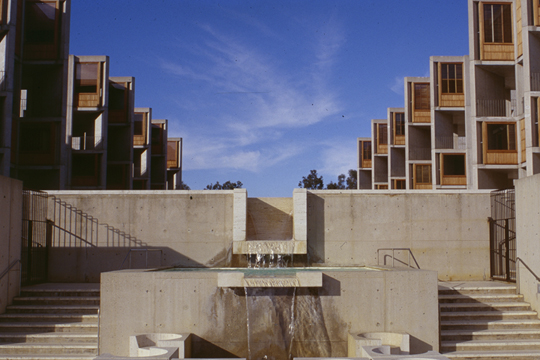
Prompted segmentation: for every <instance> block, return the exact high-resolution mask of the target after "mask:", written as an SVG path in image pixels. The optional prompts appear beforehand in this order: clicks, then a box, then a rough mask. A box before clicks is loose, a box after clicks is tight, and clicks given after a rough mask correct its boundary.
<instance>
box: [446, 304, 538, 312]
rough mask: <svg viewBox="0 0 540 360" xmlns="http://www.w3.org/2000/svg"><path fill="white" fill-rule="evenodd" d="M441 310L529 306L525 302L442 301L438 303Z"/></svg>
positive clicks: (510, 309) (477, 309)
mask: <svg viewBox="0 0 540 360" xmlns="http://www.w3.org/2000/svg"><path fill="white" fill-rule="evenodd" d="M439 308H440V309H441V312H448V311H519V310H530V308H531V306H530V305H529V304H528V303H525V302H500V303H443V304H439Z"/></svg>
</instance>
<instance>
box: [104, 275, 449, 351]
mask: <svg viewBox="0 0 540 360" xmlns="http://www.w3.org/2000/svg"><path fill="white" fill-rule="evenodd" d="M321 271H322V273H323V286H322V287H318V288H297V289H296V290H295V289H294V288H269V289H263V288H253V289H247V290H244V288H219V287H217V284H218V282H217V278H218V271H208V270H205V271H129V270H124V271H117V272H110V273H104V274H102V277H101V320H100V321H101V326H100V353H112V354H114V355H124V356H125V355H128V351H129V350H128V337H129V335H134V334H143V333H152V332H160V333H186V332H189V333H192V334H193V336H192V357H194V358H195V357H197V358H219V357H222V358H224V357H241V358H248V357H250V356H248V349H247V343H248V339H249V343H250V350H249V351H250V355H251V356H252V357H254V358H262V357H263V356H262V355H268V357H269V358H270V357H271V358H276V359H288V358H289V357H288V350H289V349H291V353H292V355H293V356H294V357H337V356H339V357H346V356H347V337H348V333H349V332H353V333H363V332H380V331H392V332H407V333H409V334H410V335H411V352H413V353H421V352H425V351H428V350H436V351H437V350H438V343H439V326H438V300H437V275H436V273H435V272H432V271H421V270H404V269H403V270H397V271H366V270H362V269H357V270H352V269H348V270H338V271H336V270H332V269H322V270H321ZM246 291H247V295H248V296H247V297H246ZM293 319H294V320H293ZM248 322H249V327H248V325H247V324H248ZM291 325H292V326H291ZM290 331H294V337H292V334H291V332H290ZM248 332H249V335H248ZM291 339H294V340H291Z"/></svg>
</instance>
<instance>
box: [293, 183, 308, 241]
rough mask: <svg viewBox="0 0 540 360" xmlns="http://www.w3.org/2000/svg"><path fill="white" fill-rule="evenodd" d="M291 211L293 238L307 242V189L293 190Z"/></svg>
mask: <svg viewBox="0 0 540 360" xmlns="http://www.w3.org/2000/svg"><path fill="white" fill-rule="evenodd" d="M293 211H294V213H293V238H294V240H295V241H307V189H294V191H293Z"/></svg>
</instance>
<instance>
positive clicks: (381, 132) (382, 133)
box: [378, 124, 388, 145]
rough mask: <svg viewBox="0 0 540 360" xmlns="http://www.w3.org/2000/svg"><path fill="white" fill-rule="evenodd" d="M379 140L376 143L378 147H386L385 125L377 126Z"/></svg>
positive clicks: (386, 132)
mask: <svg viewBox="0 0 540 360" xmlns="http://www.w3.org/2000/svg"><path fill="white" fill-rule="evenodd" d="M378 126H379V134H378V135H379V138H378V142H379V145H387V144H388V131H387V126H386V124H379V125H378Z"/></svg>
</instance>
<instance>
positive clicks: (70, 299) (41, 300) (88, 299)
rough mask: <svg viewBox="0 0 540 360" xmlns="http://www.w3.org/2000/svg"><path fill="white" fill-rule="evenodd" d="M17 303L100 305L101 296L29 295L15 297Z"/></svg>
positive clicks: (14, 302) (14, 301) (14, 300)
mask: <svg viewBox="0 0 540 360" xmlns="http://www.w3.org/2000/svg"><path fill="white" fill-rule="evenodd" d="M13 304H15V305H76V304H80V305H99V296H27V297H23V296H20V297H16V298H14V299H13Z"/></svg>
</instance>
